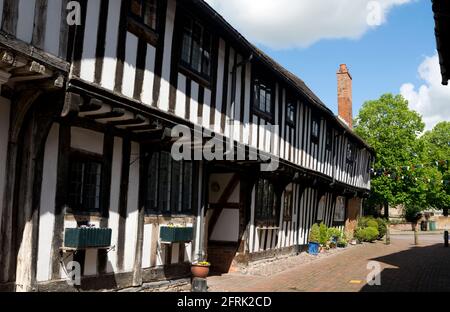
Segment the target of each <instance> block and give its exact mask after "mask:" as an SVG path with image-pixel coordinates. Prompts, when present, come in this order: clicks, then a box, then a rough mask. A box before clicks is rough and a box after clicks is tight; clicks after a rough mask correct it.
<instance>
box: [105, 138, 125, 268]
mask: <svg viewBox="0 0 450 312" xmlns="http://www.w3.org/2000/svg"><path fill="white" fill-rule="evenodd" d="M122 145H123V143H122V139H121V138H117V137H116V138H114V149H113V159H112V168H111V194H110V204H109V222H108V226H109V228H110V229H112V235H111V245H112V246H117V242H118V235H119V219H120V216H119V200H120V179H121V170H122ZM106 271H107V272H109V273H110V272H117V248H114V249H113V250H111V251H110V252H108V263H107V267H106Z"/></svg>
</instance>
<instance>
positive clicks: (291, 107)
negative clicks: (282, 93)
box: [286, 98, 296, 128]
mask: <svg viewBox="0 0 450 312" xmlns="http://www.w3.org/2000/svg"><path fill="white" fill-rule="evenodd" d="M295 113H296V105H295V100H294V99H293V98H288V101H287V107H286V124H287V125H288V126H289V127H292V128H294V127H295Z"/></svg>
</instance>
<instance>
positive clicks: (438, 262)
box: [208, 235, 450, 292]
mask: <svg viewBox="0 0 450 312" xmlns="http://www.w3.org/2000/svg"><path fill="white" fill-rule="evenodd" d="M391 242H392V244H391V245H389V246H386V245H384V244H383V243H381V242H378V243H375V244H365V245H363V246H358V247H353V248H349V249H348V250H345V251H342V252H338V253H336V254H332V255H330V256H326V257H320V258H319V259H317V260H314V261H312V262H309V263H304V261H303V260H301V259H302V258H301V256H300V257H298V259H299V260H298V263H295V261H296V260H295V258H297V257H295V258H291V259H289V260H281V261H279V262H273V263H272V264H271V265H281V266H283V265H285V266H286V268H283V269H284V270H283V271H282V272H280V273H276V274H273V275H271V276H261V275H256V274H238V273H232V274H226V275H223V276H213V277H210V278H209V279H208V285H209V287H210V288H209V291H212V292H215V291H225V292H228V291H237V292H241V291H255V292H273V291H319V292H337V291H349V292H359V291H450V248H444V244H443V237H442V236H441V235H422V236H420V246H418V247H416V246H414V245H413V244H412V242H413V237H412V235H393V236H392V237H391ZM370 261H377V262H379V264H380V267H381V286H369V285H367V283H366V279H367V275H368V273H369V271H370V270H368V269H367V264H368V263H369V262H370Z"/></svg>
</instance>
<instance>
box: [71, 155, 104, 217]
mask: <svg viewBox="0 0 450 312" xmlns="http://www.w3.org/2000/svg"><path fill="white" fill-rule="evenodd" d="M102 167H103V164H102V160H101V157H98V158H97V157H95V156H91V155H87V154H83V153H78V152H73V153H72V154H71V156H70V159H69V198H68V199H69V209H70V211H71V212H73V213H96V212H98V213H100V212H101V178H102Z"/></svg>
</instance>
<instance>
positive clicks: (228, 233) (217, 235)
mask: <svg viewBox="0 0 450 312" xmlns="http://www.w3.org/2000/svg"><path fill="white" fill-rule="evenodd" d="M211 240H213V241H221V242H237V241H238V240H239V209H224V210H223V211H222V213H221V215H220V217H219V219H218V220H217V223H216V226H215V227H214V231H213V233H212V234H211Z"/></svg>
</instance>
